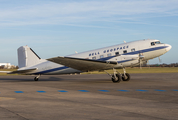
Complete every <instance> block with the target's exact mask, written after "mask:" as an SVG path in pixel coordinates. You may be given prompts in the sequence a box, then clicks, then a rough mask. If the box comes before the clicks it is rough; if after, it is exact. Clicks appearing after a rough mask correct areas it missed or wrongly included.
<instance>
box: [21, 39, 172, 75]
mask: <svg viewBox="0 0 178 120" xmlns="http://www.w3.org/2000/svg"><path fill="white" fill-rule="evenodd" d="M170 49H171V45H168V44H163V43H160V41H159V40H139V41H133V42H128V43H123V44H118V45H114V46H110V47H105V48H101V49H95V50H91V51H87V52H82V53H76V54H72V55H68V56H67V57H74V58H84V59H93V60H99V61H117V62H118V65H116V67H115V68H122V67H129V66H134V65H138V64H139V60H138V59H139V58H138V59H137V57H139V56H140V55H141V56H143V57H144V58H143V61H148V60H150V59H153V58H156V57H159V56H161V55H163V54H165V53H166V52H168V51H169V50H170ZM133 58H134V59H133ZM40 61H41V62H39V64H36V65H34V66H30V67H29V68H31V67H33V68H34V67H36V68H38V69H37V70H36V71H35V72H31V73H29V74H70V73H80V72H82V71H79V70H76V69H73V68H69V67H66V66H64V65H60V64H56V63H53V62H50V61H47V60H45V59H41V60H40ZM21 69H25V68H21Z"/></svg>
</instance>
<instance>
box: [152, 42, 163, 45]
mask: <svg viewBox="0 0 178 120" xmlns="http://www.w3.org/2000/svg"><path fill="white" fill-rule="evenodd" d="M157 44H162V43H161V42H160V41H156V42H151V46H153V45H157Z"/></svg>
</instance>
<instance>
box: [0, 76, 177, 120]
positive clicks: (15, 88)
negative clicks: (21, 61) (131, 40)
mask: <svg viewBox="0 0 178 120" xmlns="http://www.w3.org/2000/svg"><path fill="white" fill-rule="evenodd" d="M130 75H131V80H130V81H127V82H125V81H121V82H120V83H113V82H112V81H111V79H110V77H109V76H108V75H106V74H100V75H98V74H97V75H91V74H87V75H56V76H55V75H49V76H41V77H40V79H39V81H33V79H34V77H35V76H28V75H27V76H25V75H15V76H0V120H178V73H154V74H153V73H149V74H130Z"/></svg>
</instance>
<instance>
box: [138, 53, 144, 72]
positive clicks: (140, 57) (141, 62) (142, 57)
mask: <svg viewBox="0 0 178 120" xmlns="http://www.w3.org/2000/svg"><path fill="white" fill-rule="evenodd" d="M143 60H144V56H143V53H141V51H140V53H139V64H140V69H142V65H143Z"/></svg>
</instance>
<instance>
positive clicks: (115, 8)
mask: <svg viewBox="0 0 178 120" xmlns="http://www.w3.org/2000/svg"><path fill="white" fill-rule="evenodd" d="M142 39H158V40H160V41H161V42H162V43H167V44H170V45H172V49H171V50H170V51H169V52H167V53H166V54H164V55H163V56H161V60H162V63H167V64H169V63H178V54H177V52H178V0H0V56H1V57H0V62H1V63H11V64H14V65H18V60H17V48H19V47H20V46H25V45H28V46H29V47H31V48H32V49H33V50H34V51H35V52H36V53H37V54H38V55H39V56H40V57H41V58H43V59H47V58H52V57H56V56H65V55H69V54H73V53H75V51H77V52H83V51H88V50H92V49H97V48H102V47H107V46H111V45H115V44H120V43H123V41H126V42H130V41H135V40H142ZM175 53H176V54H175ZM157 63H159V60H158V59H157V58H155V59H153V60H151V61H150V64H157Z"/></svg>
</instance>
